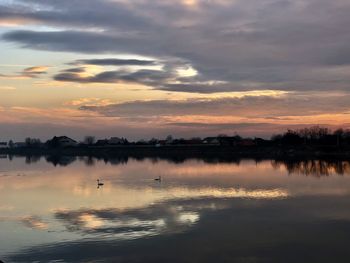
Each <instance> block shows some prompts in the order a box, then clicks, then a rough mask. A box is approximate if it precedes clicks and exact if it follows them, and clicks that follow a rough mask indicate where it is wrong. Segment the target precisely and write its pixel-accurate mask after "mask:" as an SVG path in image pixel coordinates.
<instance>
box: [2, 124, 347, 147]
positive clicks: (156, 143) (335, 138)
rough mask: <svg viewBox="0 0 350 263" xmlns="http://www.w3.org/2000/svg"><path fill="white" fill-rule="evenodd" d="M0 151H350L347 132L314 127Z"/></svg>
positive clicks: (55, 142)
mask: <svg viewBox="0 0 350 263" xmlns="http://www.w3.org/2000/svg"><path fill="white" fill-rule="evenodd" d="M0 144H1V146H2V148H8V149H19V148H27V149H28V148H30V149H35V148H40V149H56V148H113V147H116V146H119V147H125V146H137V147H163V146H168V147H169V146H192V147H201V146H225V147H236V148H254V147H255V148H258V147H275V149H276V148H277V147H279V148H280V147H289V148H293V147H299V148H300V147H302V146H305V147H310V146H312V147H315V146H321V147H322V146H324V147H338V148H341V147H343V148H349V147H350V130H345V129H337V130H335V131H332V130H330V129H328V128H324V127H319V126H314V127H310V128H303V129H297V130H288V131H286V132H284V133H282V134H276V135H273V136H272V137H271V139H263V138H257V137H255V138H245V137H242V136H240V135H237V134H236V135H234V136H229V135H225V134H220V135H217V136H213V137H206V138H203V139H202V138H200V137H194V138H191V139H184V138H174V137H173V136H171V135H169V136H167V137H166V138H165V139H157V138H152V139H151V140H139V141H129V140H127V139H126V138H123V137H121V138H119V137H112V138H109V139H99V140H96V138H95V137H94V136H85V138H84V140H83V141H81V142H77V141H75V140H73V139H71V138H69V137H67V136H55V137H53V138H52V139H50V140H48V141H46V142H41V141H40V139H35V138H26V140H25V141H24V142H13V141H12V140H10V141H9V142H8V143H7V142H2V143H0Z"/></svg>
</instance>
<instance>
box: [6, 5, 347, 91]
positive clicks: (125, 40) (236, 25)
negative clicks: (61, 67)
mask: <svg viewBox="0 0 350 263" xmlns="http://www.w3.org/2000/svg"><path fill="white" fill-rule="evenodd" d="M30 4H32V5H33V6H30ZM23 6H24V7H26V8H23ZM0 10H1V11H0V20H9V19H23V20H26V21H27V20H28V21H34V22H35V23H37V24H41V25H46V26H51V27H57V28H58V29H60V31H57V30H53V31H29V30H20V31H19V30H12V31H9V32H7V33H5V34H4V35H3V36H2V39H3V40H6V41H12V42H15V43H19V44H20V45H22V46H23V47H25V48H32V49H38V50H51V51H70V52H77V53H87V54H97V53H100V54H103V53H116V54H120V53H127V54H139V55H145V56H152V57H156V58H160V59H162V58H165V57H166V58H180V59H183V60H186V61H188V62H189V63H190V64H191V65H192V66H193V67H194V68H195V69H197V71H198V72H199V73H200V76H201V81H203V82H205V81H212V80H220V81H225V82H227V83H228V84H227V85H225V86H222V85H211V86H209V85H197V83H196V82H193V81H192V82H190V83H179V85H173V84H169V83H168V82H165V83H162V85H156V86H155V88H157V89H163V90H171V91H190V92H196V91H197V92H215V91H216V90H218V91H234V90H249V89H267V88H268V87H271V89H284V90H327V89H338V90H346V89H349V86H348V83H349V81H350V77H349V76H350V74H349V67H350V63H349V62H350V59H349V58H350V55H349V54H350V53H349V48H348V43H349V42H350V29H349V27H348V26H346V25H348V24H350V17H349V15H348V14H349V12H350V4H349V2H348V1H346V0H334V1H331V2H330V1H326V0H310V1H306V0H298V1H289V0H272V1H271V0H262V1H261V0H249V1H246V0H238V1H198V4H197V6H196V7H192V8H191V7H188V6H186V5H184V4H181V3H179V2H174V1H146V0H139V1H105V0H98V1H92V0H89V1H86V2H84V5H81V4H79V3H77V2H76V1H67V0H64V1H59V2H55V1H23V0H19V1H16V4H9V3H7V4H3V5H2V7H1V8H0ZM95 62H97V63H100V64H103V62H102V61H95ZM109 62H110V63H108V65H115V64H118V62H116V61H115V62H113V61H109ZM103 65H106V64H103ZM67 77H68V76H66V78H65V79H69V78H67ZM96 79H97V80H98V81H101V79H100V78H96ZM109 79H110V78H109ZM91 81H94V79H92V80H91Z"/></svg>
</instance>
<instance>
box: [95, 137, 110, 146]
mask: <svg viewBox="0 0 350 263" xmlns="http://www.w3.org/2000/svg"><path fill="white" fill-rule="evenodd" d="M107 144H108V140H107V139H104V140H97V142H96V144H95V145H96V146H106V145H107Z"/></svg>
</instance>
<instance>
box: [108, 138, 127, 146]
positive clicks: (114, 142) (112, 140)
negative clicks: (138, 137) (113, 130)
mask: <svg viewBox="0 0 350 263" xmlns="http://www.w3.org/2000/svg"><path fill="white" fill-rule="evenodd" d="M126 142H127V140H126V139H124V138H119V137H112V138H110V139H109V140H108V144H110V145H119V144H125V143H126Z"/></svg>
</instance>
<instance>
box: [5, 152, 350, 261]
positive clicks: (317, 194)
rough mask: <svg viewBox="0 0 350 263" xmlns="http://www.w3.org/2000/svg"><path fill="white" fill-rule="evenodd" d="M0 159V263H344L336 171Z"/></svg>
mask: <svg viewBox="0 0 350 263" xmlns="http://www.w3.org/2000/svg"><path fill="white" fill-rule="evenodd" d="M1 157H2V158H0V231H1V232H0V233H1V234H0V259H1V260H3V261H4V262H6V263H7V262H249V263H250V262H349V258H350V249H349V248H348V244H350V235H349V233H350V163H349V162H347V161H334V160H333V161H321V160H314V161H275V160H262V161H256V160H235V161H233V160H231V161H220V160H195V159H189V160H170V159H168V160H166V159H159V158H155V159H139V160H136V159H132V158H126V157H123V158H117V157H115V158H105V159H95V158H88V157H26V158H25V157H11V158H10V157H8V156H1ZM159 176H160V177H161V181H156V180H154V179H155V178H159ZM98 179H99V180H100V182H103V183H104V185H103V186H98V185H97V180H98Z"/></svg>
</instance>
